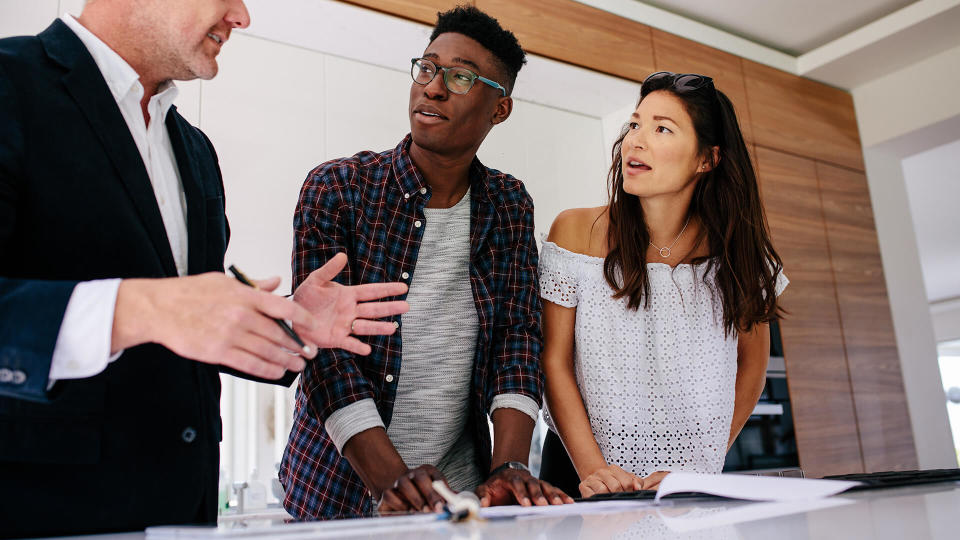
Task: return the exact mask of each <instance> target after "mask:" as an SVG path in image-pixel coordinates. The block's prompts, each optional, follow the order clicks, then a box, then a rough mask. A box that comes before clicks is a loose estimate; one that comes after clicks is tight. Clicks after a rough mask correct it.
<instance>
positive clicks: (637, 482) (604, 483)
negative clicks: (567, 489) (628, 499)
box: [579, 465, 643, 497]
mask: <svg viewBox="0 0 960 540" xmlns="http://www.w3.org/2000/svg"><path fill="white" fill-rule="evenodd" d="M579 487H580V494H581V495H583V496H584V497H592V496H594V495H596V494H598V493H618V492H621V491H637V490H640V489H642V487H643V479H642V478H640V477H639V476H637V475H635V474H632V473H629V472H627V471H625V470H623V469H621V468H620V467H617V466H616V465H605V466H603V467H600V468H599V469H597V470H595V471H593V472H592V473H590V474H589V475H588V476H587V477H586V478H584V479H583V481H582V482H580V486H579Z"/></svg>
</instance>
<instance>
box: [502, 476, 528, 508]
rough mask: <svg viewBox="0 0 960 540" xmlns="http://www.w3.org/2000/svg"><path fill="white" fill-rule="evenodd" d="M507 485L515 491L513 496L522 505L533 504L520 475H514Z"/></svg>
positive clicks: (512, 491)
mask: <svg viewBox="0 0 960 540" xmlns="http://www.w3.org/2000/svg"><path fill="white" fill-rule="evenodd" d="M507 487H508V488H509V489H510V492H511V493H513V498H514V499H516V500H517V503H519V504H520V506H531V503H530V494H529V493H527V486H526V484H525V483H524V482H523V480H521V479H520V477H519V476H513V477H512V478H511V479H510V481H509V483H507Z"/></svg>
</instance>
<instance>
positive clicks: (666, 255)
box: [650, 216, 690, 259]
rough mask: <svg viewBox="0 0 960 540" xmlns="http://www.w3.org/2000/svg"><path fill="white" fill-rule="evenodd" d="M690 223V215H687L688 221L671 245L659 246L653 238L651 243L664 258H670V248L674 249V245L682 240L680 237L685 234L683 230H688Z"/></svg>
mask: <svg viewBox="0 0 960 540" xmlns="http://www.w3.org/2000/svg"><path fill="white" fill-rule="evenodd" d="M689 224H690V216H687V221H686V222H685V223H684V224H683V228H682V229H680V234H678V235H677V237H676V238H674V239H673V243H672V244H670V245H669V246H663V247H657V245H656V244H654V243H653V240H651V241H650V245H651V246H653V249H656V250H657V251H659V252H660V256H661V257H663V258H664V259H669V258H670V250H671V249H673V246H675V245H677V242H678V241H679V240H680V237H681V236H683V231H685V230H687V225H689Z"/></svg>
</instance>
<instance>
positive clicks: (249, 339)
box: [237, 334, 306, 378]
mask: <svg viewBox="0 0 960 540" xmlns="http://www.w3.org/2000/svg"><path fill="white" fill-rule="evenodd" d="M284 337H286V336H284ZM287 339H289V338H287ZM290 341H291V342H292V341H293V340H290ZM294 347H296V345H294ZM237 348H238V349H240V350H242V351H244V352H247V353H249V354H251V355H253V356H255V357H256V358H257V359H258V360H259V361H261V362H266V363H268V364H273V365H275V366H279V367H281V368H282V369H283V370H288V369H289V370H290V371H303V368H304V367H306V363H305V362H304V361H303V359H302V358H300V356H298V355H295V354H291V353H290V352H288V351H285V350H284V349H283V348H281V347H278V346H277V344H276V343H273V342H271V341H269V340H266V339H264V338H262V337H260V336H257V335H254V334H244V335H242V336H240V337H238V338H237ZM280 376H283V373H282V372H281V374H280ZM274 378H279V376H278V377H274Z"/></svg>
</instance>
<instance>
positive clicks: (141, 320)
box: [111, 272, 317, 379]
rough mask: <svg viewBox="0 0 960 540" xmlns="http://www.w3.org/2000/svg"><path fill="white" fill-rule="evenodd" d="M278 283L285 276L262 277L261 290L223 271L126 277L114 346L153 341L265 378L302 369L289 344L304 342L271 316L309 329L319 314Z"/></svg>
mask: <svg viewBox="0 0 960 540" xmlns="http://www.w3.org/2000/svg"><path fill="white" fill-rule="evenodd" d="M279 284H280V279H279V278H274V279H270V280H264V281H258V282H257V285H258V286H259V287H260V289H262V290H256V289H254V288H252V287H248V286H246V285H243V284H241V283H240V282H239V281H237V280H235V279H233V278H230V277H227V276H226V275H224V274H221V273H218V272H210V273H207V274H201V275H198V276H188V277H181V278H168V279H125V280H123V281H122V282H121V283H120V289H119V290H118V292H117V302H116V308H115V310H114V321H113V333H112V336H111V350H112V351H118V350H122V349H126V348H129V347H132V346H135V345H139V344H141V343H148V342H152V343H159V344H161V345H163V346H165V347H167V348H168V349H170V350H171V351H173V352H175V353H177V354H178V355H180V356H183V357H184V358H190V359H192V360H197V361H200V362H205V363H209V364H222V365H225V366H228V367H231V368H234V369H237V370H239V371H242V372H244V373H249V374H250V375H254V376H256V377H262V378H264V379H279V378H280V377H282V376H283V374H284V372H285V371H286V370H288V369H289V370H291V371H301V370H303V368H304V361H303V359H302V358H300V356H297V355H296V354H291V352H289V351H299V350H300V347H299V346H298V345H297V344H296V342H294V341H293V339H291V338H290V337H289V336H287V335H286V334H285V333H284V332H283V330H281V329H280V327H279V326H278V325H277V324H276V322H274V321H273V320H271V317H274V318H278V319H287V320H292V321H293V322H294V324H296V325H298V326H299V327H301V328H310V329H312V328H313V327H314V326H315V325H316V324H317V321H316V319H315V318H314V317H313V316H312V315H311V314H310V313H309V312H308V311H307V310H306V309H304V308H303V307H301V306H299V305H298V304H296V303H294V302H291V301H290V300H288V299H286V298H283V297H280V296H276V295H273V294H270V292H269V291H272V290H273V289H275V288H277V286H278V285H279ZM307 341H308V343H307V345H308V346H309V347H310V348H311V353H315V352H316V346H315V345H313V344H312V343H310V338H307ZM307 356H312V354H308V355H307Z"/></svg>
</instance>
